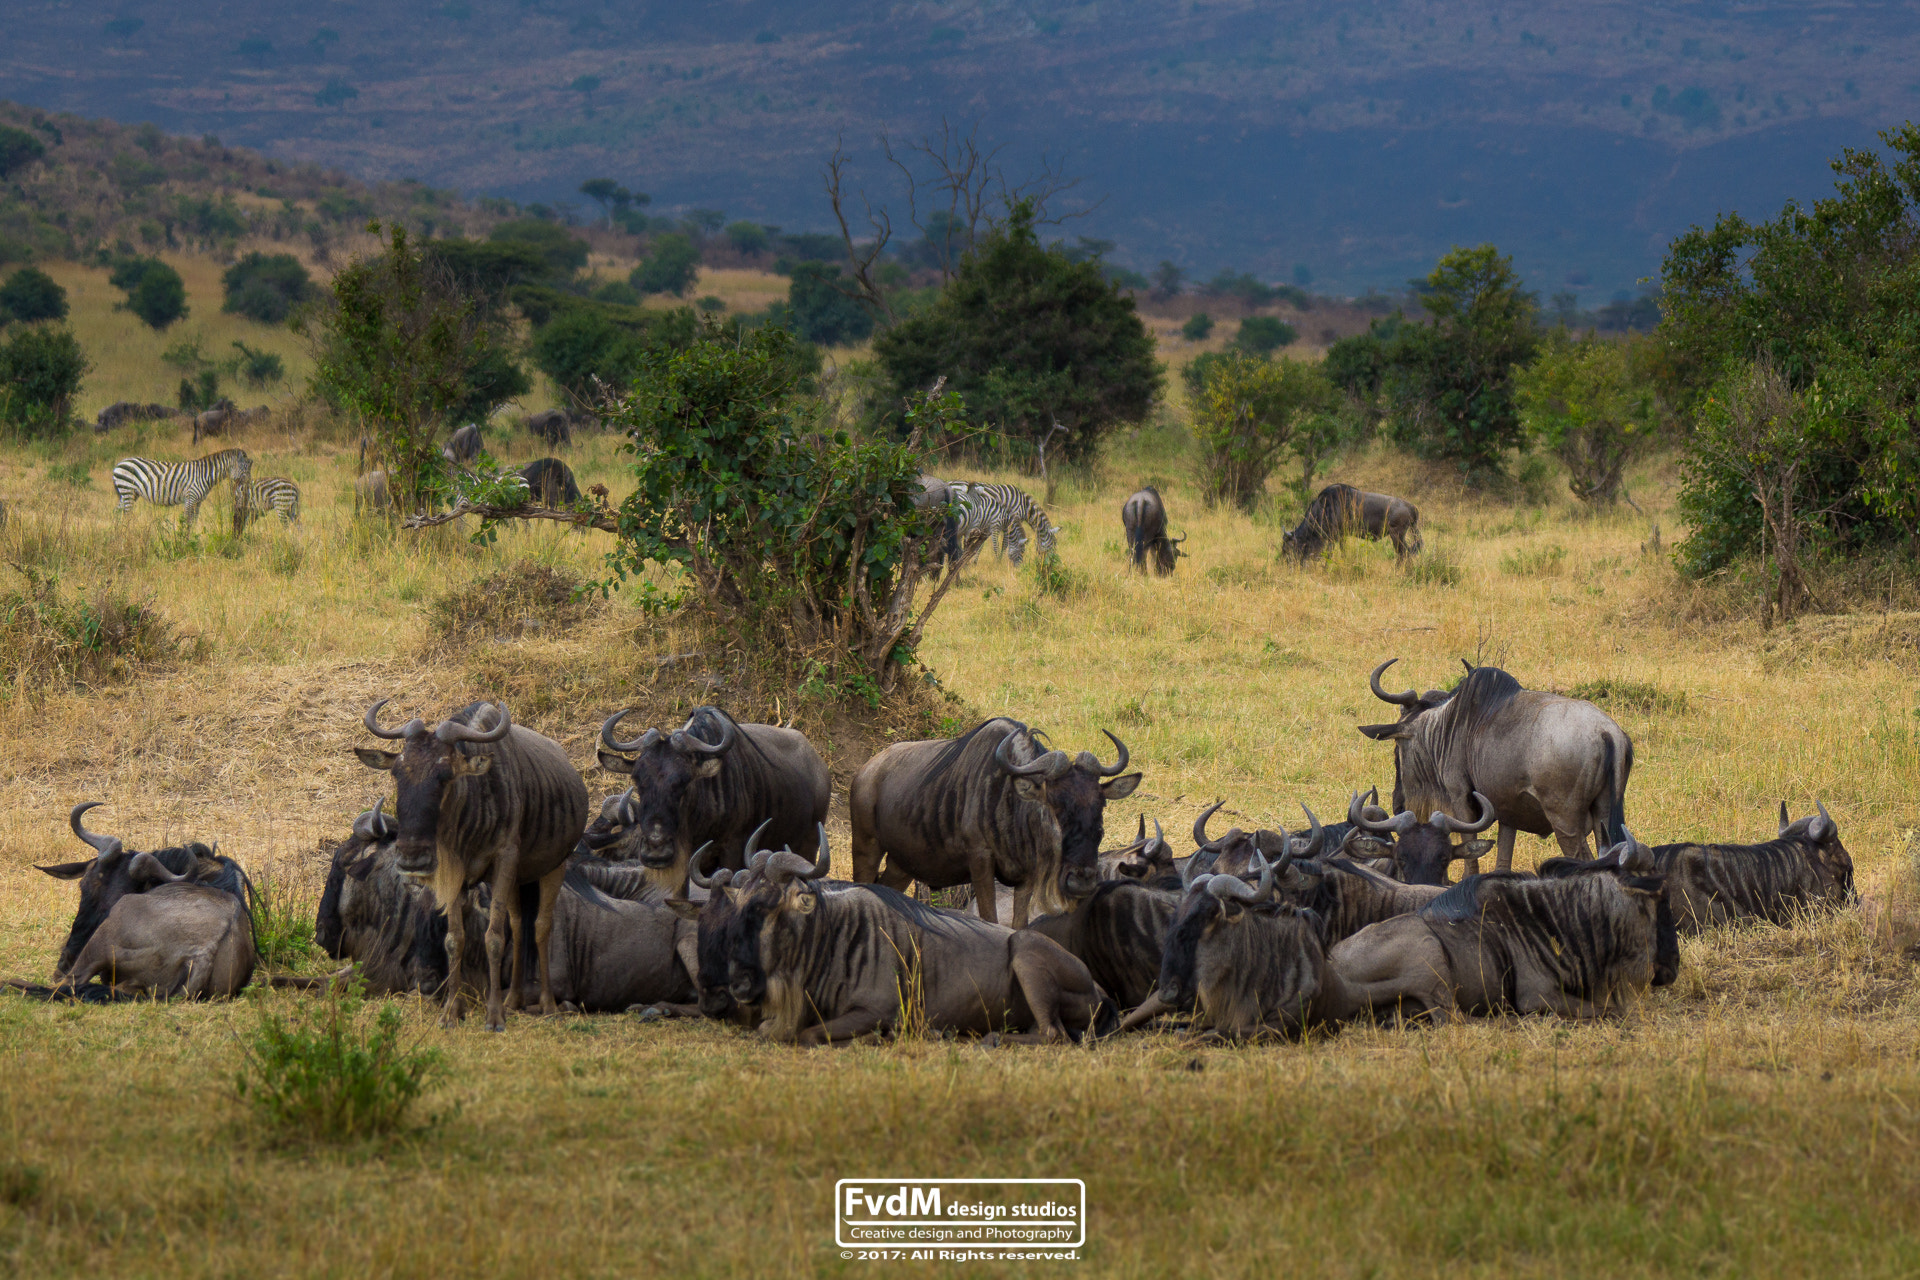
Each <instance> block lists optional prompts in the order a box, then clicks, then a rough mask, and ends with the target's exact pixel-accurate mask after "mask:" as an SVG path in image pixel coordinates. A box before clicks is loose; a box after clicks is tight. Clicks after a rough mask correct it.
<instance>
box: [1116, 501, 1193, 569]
mask: <svg viewBox="0 0 1920 1280" xmlns="http://www.w3.org/2000/svg"><path fill="white" fill-rule="evenodd" d="M1120 524H1121V525H1122V527H1124V528H1125V529H1126V531H1127V555H1128V557H1129V558H1130V559H1132V561H1133V567H1134V568H1136V569H1140V570H1145V569H1146V567H1147V557H1148V556H1152V557H1153V570H1154V572H1155V573H1158V574H1161V575H1165V574H1169V573H1172V572H1173V571H1174V569H1175V568H1176V567H1177V566H1178V563H1179V559H1180V557H1181V556H1183V555H1185V554H1186V552H1184V551H1182V550H1180V544H1181V543H1183V542H1185V541H1186V539H1185V538H1184V537H1181V538H1169V537H1168V536H1167V504H1166V503H1165V502H1164V501H1163V500H1162V499H1161V497H1160V491H1159V490H1158V489H1156V488H1154V487H1153V486H1152V485H1148V486H1147V487H1146V488H1144V489H1141V490H1140V491H1139V492H1137V493H1135V494H1134V495H1133V496H1132V497H1130V498H1128V499H1127V500H1126V502H1124V503H1122V504H1121V507H1120Z"/></svg>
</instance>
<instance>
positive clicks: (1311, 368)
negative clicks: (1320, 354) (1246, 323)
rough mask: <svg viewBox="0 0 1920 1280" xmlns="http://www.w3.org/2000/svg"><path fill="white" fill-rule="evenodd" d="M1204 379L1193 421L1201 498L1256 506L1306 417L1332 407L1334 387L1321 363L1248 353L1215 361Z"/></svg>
mask: <svg viewBox="0 0 1920 1280" xmlns="http://www.w3.org/2000/svg"><path fill="white" fill-rule="evenodd" d="M1194 363H1196V364H1198V363H1199V362H1198V361H1195V362H1194ZM1203 378H1204V380H1203V381H1202V383H1201V386H1200V392H1199V395H1198V397H1197V398H1196V399H1195V401H1194V404H1193V426H1192V431H1193V438H1194V443H1195V444H1196V445H1197V446H1198V451H1199V460H1198V462H1197V464H1196V465H1197V467H1198V470H1199V475H1200V494H1201V497H1202V498H1203V499H1204V500H1205V501H1206V502H1207V503H1208V505H1213V504H1216V503H1231V504H1233V505H1235V506H1238V507H1240V508H1241V509H1242V510H1251V509H1252V508H1253V507H1254V505H1255V504H1257V503H1258V502H1259V500H1260V498H1261V496H1262V495H1263V494H1264V493H1265V492H1266V484H1267V477H1268V476H1269V475H1271V474H1272V473H1273V469H1274V467H1275V466H1277V465H1278V463H1279V460H1280V455H1281V454H1282V453H1283V452H1284V451H1285V450H1286V449H1287V448H1288V447H1289V446H1291V445H1293V444H1294V433H1295V431H1296V430H1297V429H1298V428H1299V426H1300V425H1301V423H1302V422H1303V421H1305V420H1306V419H1307V418H1309V417H1311V416H1313V415H1316V414H1319V413H1324V412H1327V411H1330V410H1331V409H1332V408H1333V399H1334V397H1333V388H1332V386H1331V385H1330V384H1329V383H1328V382H1327V380H1326V378H1325V376H1324V375H1323V374H1322V373H1321V372H1320V369H1319V367H1318V366H1316V365H1310V364H1307V363H1305V362H1303V361H1299V360H1279V361H1274V360H1267V359H1264V358H1261V357H1259V356H1252V355H1248V354H1247V353H1245V352H1242V351H1234V352H1228V353H1226V354H1224V355H1223V356H1222V357H1220V358H1219V359H1216V360H1212V361H1209V362H1208V363H1207V365H1206V366H1205V369H1204V372H1203Z"/></svg>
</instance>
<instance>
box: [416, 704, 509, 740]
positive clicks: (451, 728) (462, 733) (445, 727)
mask: <svg viewBox="0 0 1920 1280" xmlns="http://www.w3.org/2000/svg"><path fill="white" fill-rule="evenodd" d="M491 705H492V707H493V709H494V710H495V711H498V712H499V713H500V723H499V724H496V725H495V726H493V728H491V729H486V730H480V729H476V728H474V727H473V726H472V725H470V724H461V723H460V722H459V721H458V720H442V721H441V722H440V723H439V724H437V725H435V726H434V730H433V736H434V737H436V738H438V739H440V741H442V742H446V743H454V742H498V741H500V739H502V738H504V737H506V736H507V734H508V733H510V732H512V730H513V717H512V716H511V715H510V714H508V712H507V709H506V707H505V706H503V705H502V704H500V703H498V702H495V703H493V704H491ZM474 714H475V715H476V716H477V715H478V714H479V713H478V712H475V713H474Z"/></svg>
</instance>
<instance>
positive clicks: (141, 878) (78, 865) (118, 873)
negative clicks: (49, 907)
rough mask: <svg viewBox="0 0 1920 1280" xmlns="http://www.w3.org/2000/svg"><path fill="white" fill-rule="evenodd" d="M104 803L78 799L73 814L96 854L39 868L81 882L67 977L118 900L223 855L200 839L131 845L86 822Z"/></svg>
mask: <svg viewBox="0 0 1920 1280" xmlns="http://www.w3.org/2000/svg"><path fill="white" fill-rule="evenodd" d="M104 803H105V801H102V800H91V801H88V802H87V803H86V804H77V805H75V806H73V810H72V812H71V813H69V814H68V815H67V825H68V826H69V827H71V828H72V829H73V834H74V835H76V836H78V837H79V838H80V840H81V842H82V843H83V844H85V845H87V846H88V847H89V848H91V849H93V850H94V856H93V857H91V858H87V859H84V860H82V861H80V862H63V863H60V864H59V865H57V866H51V867H40V868H39V870H41V871H44V872H46V874H48V875H50V876H52V877H53V878H54V879H56V880H78V881H79V882H80V905H79V907H78V908H77V909H76V910H75V911H74V914H73V927H72V928H71V929H69V930H68V931H67V940H66V942H65V943H64V944H63V945H62V946H61V948H60V961H59V963H58V964H57V965H55V966H54V972H55V973H56V974H59V975H61V976H65V975H66V973H67V972H68V971H69V970H70V969H72V968H73V962H74V961H75V960H77V959H79V957H80V950H81V948H82V947H85V946H86V945H87V940H88V939H89V938H91V937H93V935H94V932H95V931H96V930H98V929H99V928H100V926H101V924H103V923H104V922H105V921H106V918H107V916H108V914H109V913H111V912H112V911H113V905H114V903H116V902H118V901H120V899H122V898H124V897H126V896H127V895H128V894H130V893H140V892H143V891H144V890H146V889H149V888H151V887H153V886H154V885H156V884H165V883H168V882H170V881H173V880H176V879H178V878H179V877H180V876H181V875H183V874H185V873H186V872H188V871H189V870H191V869H193V867H194V865H195V864H196V863H198V862H199V861H201V860H202V859H205V860H208V861H212V860H213V859H214V858H215V857H216V856H217V855H216V853H215V851H214V850H212V849H209V848H208V847H207V846H206V845H203V844H200V843H198V842H195V843H192V844H187V845H183V846H179V847H176V848H170V849H162V850H159V851H158V852H157V853H141V852H139V851H138V850H129V849H128V848H127V847H126V846H125V845H124V844H123V843H122V842H121V841H120V839H119V838H118V837H116V836H103V835H98V834H96V833H94V832H92V831H89V830H87V829H86V827H84V826H82V825H81V823H80V815H81V814H83V813H85V812H86V811H87V810H89V809H92V808H96V807H98V806H99V805H101V804H104Z"/></svg>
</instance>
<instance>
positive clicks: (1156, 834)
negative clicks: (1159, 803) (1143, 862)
mask: <svg viewBox="0 0 1920 1280" xmlns="http://www.w3.org/2000/svg"><path fill="white" fill-rule="evenodd" d="M1156 845H1157V846H1159V847H1160V848H1162V849H1166V850H1167V852H1168V853H1172V852H1173V850H1172V849H1169V848H1167V833H1166V832H1164V831H1162V830H1161V829H1160V819H1158V818H1155V819H1154V820H1153V839H1152V840H1150V841H1148V842H1147V853H1148V855H1149V859H1151V854H1152V851H1153V849H1154V847H1155V846H1156Z"/></svg>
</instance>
